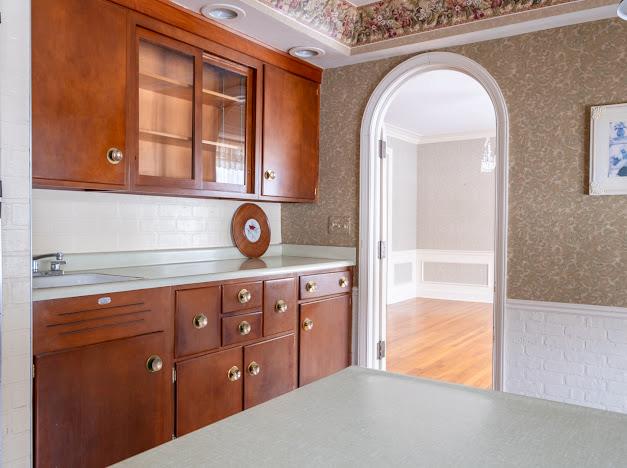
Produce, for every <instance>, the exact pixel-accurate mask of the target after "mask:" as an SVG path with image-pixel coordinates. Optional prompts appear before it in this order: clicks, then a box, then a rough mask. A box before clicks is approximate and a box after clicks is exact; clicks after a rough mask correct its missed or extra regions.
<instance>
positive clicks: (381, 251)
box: [377, 241, 388, 259]
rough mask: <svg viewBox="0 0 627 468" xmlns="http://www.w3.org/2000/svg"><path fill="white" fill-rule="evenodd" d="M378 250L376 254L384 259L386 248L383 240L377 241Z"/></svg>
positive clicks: (386, 252)
mask: <svg viewBox="0 0 627 468" xmlns="http://www.w3.org/2000/svg"><path fill="white" fill-rule="evenodd" d="M378 250H379V251H378V253H377V255H378V256H379V258H380V259H384V258H385V257H387V254H388V250H387V245H386V243H385V241H379V246H378Z"/></svg>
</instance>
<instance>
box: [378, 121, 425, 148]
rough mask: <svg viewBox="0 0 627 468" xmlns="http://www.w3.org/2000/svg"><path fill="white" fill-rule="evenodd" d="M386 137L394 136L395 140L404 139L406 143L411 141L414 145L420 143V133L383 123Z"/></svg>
mask: <svg viewBox="0 0 627 468" xmlns="http://www.w3.org/2000/svg"><path fill="white" fill-rule="evenodd" d="M384 129H385V135H386V137H392V138H396V139H397V140H402V141H406V142H407V143H413V144H414V145H418V144H420V141H421V139H422V135H421V134H419V133H416V132H412V131H411V130H406V129H404V128H401V127H397V126H396V125H392V124H389V123H385V124H384Z"/></svg>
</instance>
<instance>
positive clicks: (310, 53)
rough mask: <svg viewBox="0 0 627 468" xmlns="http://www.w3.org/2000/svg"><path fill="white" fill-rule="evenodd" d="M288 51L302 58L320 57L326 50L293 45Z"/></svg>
mask: <svg viewBox="0 0 627 468" xmlns="http://www.w3.org/2000/svg"><path fill="white" fill-rule="evenodd" d="M288 52H289V54H290V55H293V56H294V57H298V58H302V59H308V58H314V57H320V56H321V55H324V50H322V49H320V48H318V47H305V46H303V47H292V48H291V49H290V50H288Z"/></svg>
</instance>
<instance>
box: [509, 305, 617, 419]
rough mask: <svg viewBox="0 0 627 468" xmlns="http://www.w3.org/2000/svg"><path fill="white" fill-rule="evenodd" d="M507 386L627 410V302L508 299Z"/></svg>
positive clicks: (514, 390)
mask: <svg viewBox="0 0 627 468" xmlns="http://www.w3.org/2000/svg"><path fill="white" fill-rule="evenodd" d="M504 343H505V359H504V367H505V373H504V374H505V375H504V390H505V391H507V392H512V393H518V394H521V395H528V396H534V397H538V398H544V399H548V400H556V401H562V402H566V403H573V404H577V405H582V406H590V407H593V408H600V409H605V410H610V411H617V412H621V413H627V308H622V307H606V306H595V305H582V304H563V303H556V302H539V301H523V300H515V299H509V300H507V302H506V307H505V340H504Z"/></svg>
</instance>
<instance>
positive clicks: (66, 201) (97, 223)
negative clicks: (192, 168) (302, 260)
mask: <svg viewBox="0 0 627 468" xmlns="http://www.w3.org/2000/svg"><path fill="white" fill-rule="evenodd" d="M242 203H244V202H242V201H233V200H215V199H200V198H172V197H158V196H146V195H128V194H119V193H96V192H79V191H62V190H33V253H34V254H39V253H46V252H56V251H62V252H67V253H86V252H124V251H131V250H155V249H157V250H160V249H189V248H213V247H226V246H231V245H233V242H232V240H231V232H230V230H231V218H232V217H233V213H234V212H235V210H236V209H237V208H238V207H239V206H240V205H241V204H242ZM258 205H260V206H261V207H262V208H263V210H264V211H265V212H266V215H267V216H268V222H269V224H270V230H271V240H270V242H271V243H272V244H280V243H281V205H280V204H278V203H258Z"/></svg>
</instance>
